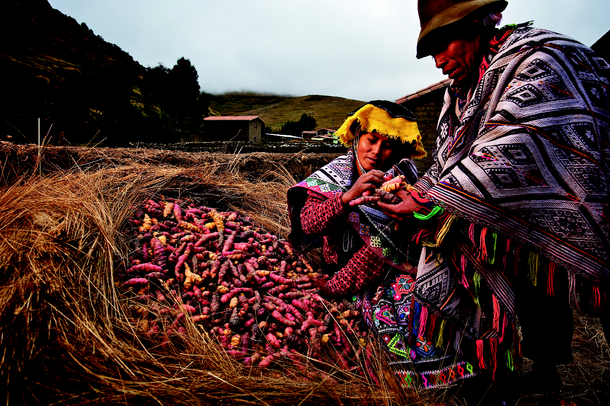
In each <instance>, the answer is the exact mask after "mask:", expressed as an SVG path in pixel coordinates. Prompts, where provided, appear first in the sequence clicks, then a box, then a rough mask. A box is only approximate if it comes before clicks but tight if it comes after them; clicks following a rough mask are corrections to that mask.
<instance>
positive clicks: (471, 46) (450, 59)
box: [433, 37, 482, 87]
mask: <svg viewBox="0 0 610 406" xmlns="http://www.w3.org/2000/svg"><path fill="white" fill-rule="evenodd" d="M480 38H481V37H475V38H460V39H456V40H453V41H451V42H449V43H447V45H446V46H442V47H440V48H439V49H440V50H439V51H438V52H436V54H434V55H433V57H434V61H435V62H436V67H437V68H439V69H442V71H443V75H447V76H449V78H451V79H453V80H454V84H455V85H457V86H458V87H469V86H470V85H472V84H473V83H474V81H476V80H477V73H478V72H477V70H478V68H479V65H480V63H481V59H480V58H481V57H482V55H481V54H480V46H479V44H480Z"/></svg>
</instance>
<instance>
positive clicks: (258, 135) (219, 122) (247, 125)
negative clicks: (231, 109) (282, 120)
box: [203, 116, 265, 144]
mask: <svg viewBox="0 0 610 406" xmlns="http://www.w3.org/2000/svg"><path fill="white" fill-rule="evenodd" d="M264 125H265V122H264V121H263V120H262V119H261V118H260V117H259V116H210V117H206V118H204V119H203V131H204V138H205V140H206V141H245V142H251V143H253V144H260V143H261V141H262V134H263V126H264Z"/></svg>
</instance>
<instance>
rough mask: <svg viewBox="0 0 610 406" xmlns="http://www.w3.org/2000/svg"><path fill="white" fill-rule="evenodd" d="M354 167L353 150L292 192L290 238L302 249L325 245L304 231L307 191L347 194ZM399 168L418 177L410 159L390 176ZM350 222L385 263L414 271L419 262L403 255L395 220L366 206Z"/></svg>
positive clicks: (357, 208) (393, 171) (351, 215)
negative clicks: (301, 217)
mask: <svg viewBox="0 0 610 406" xmlns="http://www.w3.org/2000/svg"><path fill="white" fill-rule="evenodd" d="M354 164H355V156H354V152H353V150H352V149H349V150H348V151H347V154H346V155H342V156H340V157H337V158H335V159H334V160H333V161H332V162H330V163H329V164H327V165H325V166H324V167H322V168H320V169H319V170H318V171H316V172H315V173H313V174H312V175H311V176H309V177H308V178H307V179H305V180H304V181H302V182H300V183H298V184H297V185H295V186H293V187H292V188H290V189H289V190H288V194H287V196H288V211H289V214H290V221H291V225H292V229H291V233H290V236H289V239H290V241H291V243H292V244H293V246H295V247H296V248H297V249H298V250H300V251H306V250H307V249H309V248H311V247H315V246H319V245H320V244H321V242H322V238H321V236H314V237H311V236H307V235H305V234H304V233H303V232H302V229H301V220H300V214H301V210H302V209H303V206H304V204H305V201H306V199H307V191H308V190H309V191H313V192H316V193H319V194H320V195H322V196H325V197H327V198H330V197H332V196H334V195H337V194H340V193H345V192H347V191H348V190H349V189H350V188H351V186H352V181H353V179H352V178H353V176H354ZM399 166H400V167H401V168H407V170H410V171H413V172H414V173H415V174H417V171H416V169H415V166H414V165H413V163H412V162H411V161H410V160H408V159H403V160H402V161H401V163H400V164H398V165H396V166H394V167H393V168H392V169H391V170H390V171H388V173H390V174H392V175H393V176H394V175H395V174H396V172H397V171H399V169H398V167H399ZM403 171H404V169H403ZM408 178H411V176H408ZM347 221H348V223H349V225H350V226H351V227H352V228H353V230H354V231H355V232H356V233H357V234H358V235H359V236H360V238H362V240H363V241H364V243H365V244H368V245H370V246H371V247H372V248H373V251H374V252H375V253H376V254H377V255H378V256H379V258H381V259H382V260H383V261H384V262H385V263H387V264H389V265H391V266H393V267H395V268H398V269H401V270H403V271H408V270H411V269H412V268H413V266H412V265H411V264H409V262H411V263H414V262H416V260H414V259H411V260H410V261H409V259H408V252H403V250H402V244H401V242H400V240H397V239H396V238H395V237H396V236H395V235H393V233H394V220H392V219H391V218H390V217H388V216H386V215H385V214H384V213H382V212H381V210H379V209H377V208H375V207H371V206H366V205H358V206H354V207H353V208H352V209H351V211H350V213H349V215H348V218H347ZM405 246H406V244H405Z"/></svg>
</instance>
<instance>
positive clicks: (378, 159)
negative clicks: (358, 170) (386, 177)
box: [358, 133, 394, 171]
mask: <svg viewBox="0 0 610 406" xmlns="http://www.w3.org/2000/svg"><path fill="white" fill-rule="evenodd" d="M393 153H394V148H393V147H392V144H391V141H390V139H389V138H388V137H386V136H385V135H381V134H377V133H364V134H362V135H360V142H359V143H358V160H359V161H360V164H361V165H362V167H363V168H364V170H366V171H370V170H371V169H380V170H382V169H384V168H385V167H386V166H389V164H390V162H391V158H392V154H393Z"/></svg>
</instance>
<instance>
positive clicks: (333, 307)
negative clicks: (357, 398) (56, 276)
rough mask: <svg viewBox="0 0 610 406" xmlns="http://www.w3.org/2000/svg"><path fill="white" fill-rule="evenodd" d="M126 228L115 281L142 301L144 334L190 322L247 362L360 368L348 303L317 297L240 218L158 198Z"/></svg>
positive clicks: (308, 270)
mask: <svg viewBox="0 0 610 406" xmlns="http://www.w3.org/2000/svg"><path fill="white" fill-rule="evenodd" d="M127 232H128V233H130V235H131V236H133V242H134V248H135V249H134V252H133V253H132V255H131V256H130V257H129V266H128V267H126V269H119V270H118V271H117V272H116V279H117V281H118V282H117V283H119V284H121V285H122V286H124V287H125V289H126V290H128V292H127V293H130V294H132V295H133V298H134V299H135V300H137V301H138V302H140V303H141V304H142V305H141V306H135V311H136V313H137V315H138V317H139V318H140V321H141V322H143V323H144V324H145V326H146V327H145V328H146V330H147V331H148V333H147V334H148V335H149V336H150V337H152V338H155V337H159V338H160V339H162V340H170V339H171V337H172V335H175V334H184V333H185V331H186V330H185V327H184V322H185V319H186V318H190V319H191V320H192V321H193V322H195V323H196V324H197V325H201V326H202V327H203V328H204V329H205V330H206V331H208V332H209V333H210V334H212V335H213V336H215V337H216V338H217V339H218V341H219V343H220V344H221V345H222V346H223V347H225V348H226V350H227V354H229V355H230V356H233V357H235V358H237V359H240V360H243V362H244V363H246V364H249V365H258V366H259V367H267V366H269V365H270V364H272V363H273V362H275V361H278V360H282V361H289V362H293V363H294V364H295V365H296V366H297V367H301V368H304V366H303V365H304V364H305V363H306V361H305V360H306V359H308V360H322V359H324V361H325V362H326V363H328V359H329V357H330V359H331V360H332V361H333V362H334V366H335V367H340V368H343V369H347V370H355V369H360V370H361V369H362V368H360V367H359V366H362V365H368V364H369V361H370V359H369V358H370V346H368V348H367V346H366V345H365V340H364V337H366V335H367V328H366V325H365V324H364V320H363V319H362V317H361V316H360V314H359V312H358V311H356V310H355V308H354V306H353V303H352V302H351V301H348V300H331V301H329V300H326V299H324V298H322V297H320V296H319V295H318V293H317V289H316V288H315V287H314V282H315V280H316V278H320V277H322V275H321V274H320V273H317V272H315V271H314V269H312V267H311V266H310V264H309V263H308V262H307V261H306V260H305V259H304V258H303V257H301V256H299V255H297V253H295V252H294V251H293V249H292V246H291V245H290V244H289V243H288V242H286V241H283V240H280V239H278V238H277V237H276V236H274V235H272V234H269V233H268V232H265V230H263V229H262V228H261V227H260V226H259V225H257V224H256V223H255V222H254V221H252V219H250V218H249V217H246V216H243V215H240V214H239V213H238V212H234V211H227V212H221V211H217V210H215V209H213V208H210V207H205V206H197V205H196V204H195V203H194V202H192V201H189V200H177V199H172V198H166V197H159V198H158V199H153V200H149V201H147V202H146V203H144V204H143V206H142V207H141V208H140V209H139V210H137V212H136V214H135V215H134V216H133V217H132V218H130V219H129V230H128V231H127ZM163 321H164V322H163ZM367 354H368V356H367ZM359 372H360V373H363V371H359ZM368 372H369V374H368V375H369V376H370V371H368Z"/></svg>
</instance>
